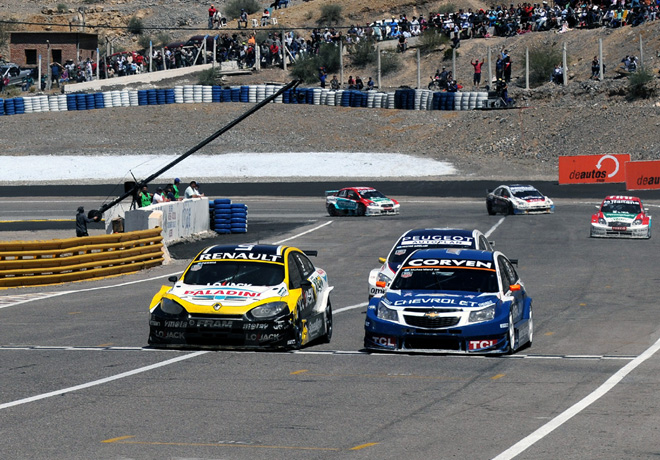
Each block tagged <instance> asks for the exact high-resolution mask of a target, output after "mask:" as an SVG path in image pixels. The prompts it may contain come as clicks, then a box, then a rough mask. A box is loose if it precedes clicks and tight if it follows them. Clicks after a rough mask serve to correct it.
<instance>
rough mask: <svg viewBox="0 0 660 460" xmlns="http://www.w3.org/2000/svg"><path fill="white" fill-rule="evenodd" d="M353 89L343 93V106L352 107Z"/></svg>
mask: <svg viewBox="0 0 660 460" xmlns="http://www.w3.org/2000/svg"><path fill="white" fill-rule="evenodd" d="M352 92H353V91H344V92H343V93H341V106H342V107H350V106H351V94H352Z"/></svg>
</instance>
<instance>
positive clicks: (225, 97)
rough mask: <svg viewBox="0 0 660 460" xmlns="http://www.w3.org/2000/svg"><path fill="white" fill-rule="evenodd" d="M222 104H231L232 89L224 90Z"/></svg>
mask: <svg viewBox="0 0 660 460" xmlns="http://www.w3.org/2000/svg"><path fill="white" fill-rule="evenodd" d="M222 102H231V88H225V89H223V90H222Z"/></svg>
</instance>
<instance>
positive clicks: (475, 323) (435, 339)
mask: <svg viewBox="0 0 660 460" xmlns="http://www.w3.org/2000/svg"><path fill="white" fill-rule="evenodd" d="M364 329H365V336H364V346H365V348H367V349H368V350H376V351H394V352H431V353H464V354H472V353H475V354H503V353H513V352H514V351H516V350H518V349H520V348H521V347H523V346H530V345H531V343H532V338H533V332H534V327H533V321H532V299H531V298H530V297H529V296H528V295H527V291H526V289H525V286H524V285H523V283H522V281H521V280H520V277H519V276H518V274H517V273H516V270H515V269H514V267H513V264H512V263H511V261H510V260H509V259H507V258H506V256H505V255H504V254H502V253H501V252H497V251H496V252H490V251H479V250H474V249H421V250H419V251H416V252H413V253H412V254H411V255H410V256H409V257H408V258H407V259H406V260H405V261H404V263H403V264H402V266H401V268H399V270H398V272H397V274H396V276H395V277H394V280H393V281H392V283H391V285H390V287H389V288H388V289H387V291H386V292H385V294H384V295H382V296H376V297H374V298H373V299H371V301H370V302H369V307H368V308H367V317H366V320H365V325H364Z"/></svg>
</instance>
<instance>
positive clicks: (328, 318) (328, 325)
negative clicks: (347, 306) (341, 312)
mask: <svg viewBox="0 0 660 460" xmlns="http://www.w3.org/2000/svg"><path fill="white" fill-rule="evenodd" d="M331 339H332V305H330V299H328V306H327V307H325V335H324V336H323V337H321V342H322V343H330V340H331Z"/></svg>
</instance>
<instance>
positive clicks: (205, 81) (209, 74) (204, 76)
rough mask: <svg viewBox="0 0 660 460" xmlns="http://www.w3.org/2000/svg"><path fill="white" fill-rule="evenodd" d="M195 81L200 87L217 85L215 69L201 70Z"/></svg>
mask: <svg viewBox="0 0 660 460" xmlns="http://www.w3.org/2000/svg"><path fill="white" fill-rule="evenodd" d="M197 81H198V84H200V85H215V84H216V83H217V82H216V75H215V69H206V70H202V71H201V72H200V73H199V78H198V80H197Z"/></svg>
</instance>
